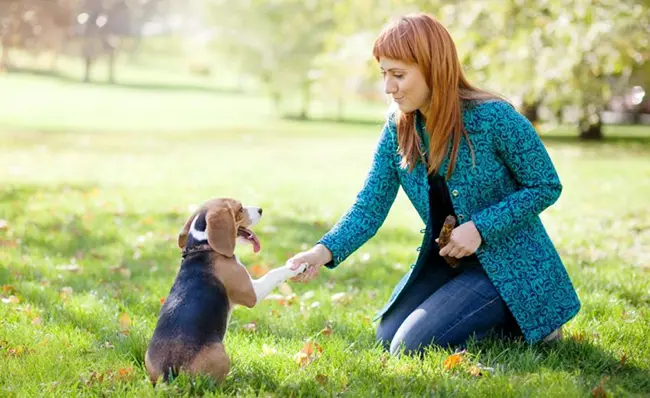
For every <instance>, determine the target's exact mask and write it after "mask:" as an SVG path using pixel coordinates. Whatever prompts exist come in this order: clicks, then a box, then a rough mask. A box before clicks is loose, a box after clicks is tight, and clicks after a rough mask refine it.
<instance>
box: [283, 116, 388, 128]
mask: <svg viewBox="0 0 650 398" xmlns="http://www.w3.org/2000/svg"><path fill="white" fill-rule="evenodd" d="M282 118H283V119H285V120H291V121H294V122H301V123H303V122H304V123H332V124H348V125H356V126H375V127H377V128H381V127H382V126H383V124H384V121H383V120H382V119H361V118H343V119H339V118H335V117H309V118H304V117H302V116H300V115H296V114H292V113H289V114H284V115H282Z"/></svg>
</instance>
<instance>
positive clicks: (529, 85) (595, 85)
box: [443, 0, 650, 139]
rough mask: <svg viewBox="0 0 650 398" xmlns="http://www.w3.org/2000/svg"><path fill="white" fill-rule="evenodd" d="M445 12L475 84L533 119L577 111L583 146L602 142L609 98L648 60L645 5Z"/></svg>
mask: <svg viewBox="0 0 650 398" xmlns="http://www.w3.org/2000/svg"><path fill="white" fill-rule="evenodd" d="M446 10H447V12H443V14H444V15H449V16H450V18H449V20H450V21H451V28H452V30H454V31H455V32H456V33H457V36H459V37H460V40H459V42H460V43H461V46H462V47H463V50H462V52H464V53H465V54H466V55H465V58H464V61H465V64H466V65H468V66H469V67H470V69H471V70H472V71H473V74H474V75H475V76H479V77H480V80H485V81H490V82H491V85H492V86H495V87H499V89H500V90H499V91H502V92H504V93H506V94H509V95H518V96H519V97H521V99H522V104H523V106H522V108H523V109H524V110H526V109H527V110H528V111H529V112H528V113H529V116H531V117H533V118H534V115H535V113H536V109H537V108H538V107H539V106H540V105H541V104H545V105H547V106H549V107H551V108H553V109H556V110H559V109H560V108H562V107H564V106H566V105H573V106H575V107H577V108H578V109H579V115H580V116H579V123H578V124H579V131H580V137H581V138H585V139H594V138H595V139H598V138H601V137H602V131H601V125H602V124H601V121H600V114H601V112H602V110H603V109H604V107H605V104H606V103H607V102H608V100H609V99H610V97H611V95H612V92H615V91H616V90H619V89H620V87H622V86H625V84H626V83H627V82H628V81H629V76H630V75H631V72H632V70H633V69H634V68H636V67H637V66H638V65H641V64H643V63H644V62H647V61H648V58H649V53H650V39H649V38H650V17H649V11H648V1H638V0H628V1H620V0H601V1H598V2H594V1H591V0H539V1H536V2H525V1H520V0H508V1H500V0H476V1H465V2H463V3H462V5H460V6H446ZM464 32H468V33H464ZM459 47H460V46H459Z"/></svg>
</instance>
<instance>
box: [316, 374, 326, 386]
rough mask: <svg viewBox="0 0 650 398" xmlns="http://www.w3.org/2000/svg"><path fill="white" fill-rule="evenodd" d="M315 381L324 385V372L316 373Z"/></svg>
mask: <svg viewBox="0 0 650 398" xmlns="http://www.w3.org/2000/svg"><path fill="white" fill-rule="evenodd" d="M316 382H318V384H320V385H322V386H324V385H325V384H327V376H326V375H324V374H318V375H316Z"/></svg>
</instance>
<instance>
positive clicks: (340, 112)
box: [336, 96, 344, 122]
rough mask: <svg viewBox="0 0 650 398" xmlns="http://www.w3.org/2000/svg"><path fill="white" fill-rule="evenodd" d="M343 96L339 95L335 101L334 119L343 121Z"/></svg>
mask: <svg viewBox="0 0 650 398" xmlns="http://www.w3.org/2000/svg"><path fill="white" fill-rule="evenodd" d="M343 105H344V104H343V96H341V97H339V99H338V100H337V101H336V120H338V121H339V122H342V121H343V113H344V109H343Z"/></svg>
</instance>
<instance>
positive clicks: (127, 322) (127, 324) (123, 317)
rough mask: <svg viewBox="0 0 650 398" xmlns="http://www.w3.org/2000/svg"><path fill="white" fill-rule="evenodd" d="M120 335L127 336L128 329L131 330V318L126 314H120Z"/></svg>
mask: <svg viewBox="0 0 650 398" xmlns="http://www.w3.org/2000/svg"><path fill="white" fill-rule="evenodd" d="M119 322H120V333H122V334H124V335H128V334H129V329H130V328H131V317H130V316H129V314H127V313H126V312H123V313H121V314H120V317H119Z"/></svg>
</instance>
